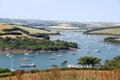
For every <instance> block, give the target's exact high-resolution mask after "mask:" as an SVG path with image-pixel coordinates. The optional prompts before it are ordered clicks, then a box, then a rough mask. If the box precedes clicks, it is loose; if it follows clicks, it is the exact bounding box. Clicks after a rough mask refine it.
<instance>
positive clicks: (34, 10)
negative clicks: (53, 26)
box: [0, 0, 120, 22]
mask: <svg viewBox="0 0 120 80" xmlns="http://www.w3.org/2000/svg"><path fill="white" fill-rule="evenodd" d="M0 18H15V19H37V20H53V21H77V22H120V0H0Z"/></svg>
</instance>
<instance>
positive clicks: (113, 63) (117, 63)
mask: <svg viewBox="0 0 120 80" xmlns="http://www.w3.org/2000/svg"><path fill="white" fill-rule="evenodd" d="M105 65H106V67H107V68H110V69H117V68H120V55H119V56H116V57H114V58H113V59H112V60H106V61H105Z"/></svg>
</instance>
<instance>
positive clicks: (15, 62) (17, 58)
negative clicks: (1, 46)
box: [0, 31, 120, 70]
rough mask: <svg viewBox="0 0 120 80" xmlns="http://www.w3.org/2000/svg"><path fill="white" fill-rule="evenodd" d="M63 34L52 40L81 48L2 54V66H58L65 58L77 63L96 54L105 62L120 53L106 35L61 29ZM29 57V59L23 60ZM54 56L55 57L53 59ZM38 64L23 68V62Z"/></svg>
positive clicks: (44, 67)
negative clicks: (64, 50) (107, 41)
mask: <svg viewBox="0 0 120 80" xmlns="http://www.w3.org/2000/svg"><path fill="white" fill-rule="evenodd" d="M60 33H61V35H60V36H59V35H58V36H52V40H56V39H60V40H65V41H72V42H77V43H78V47H80V48H81V49H78V50H75V51H66V52H59V53H58V54H56V53H49V54H48V53H44V54H39V53H32V54H28V55H24V54H25V53H23V54H12V55H11V54H0V67H1V68H10V69H11V68H13V69H25V70H28V69H47V68H50V66H51V65H52V64H56V65H58V66H60V65H61V63H62V62H63V61H65V60H67V61H68V64H74V65H76V64H77V59H78V58H79V57H81V56H96V57H99V58H101V59H102V61H101V63H104V61H105V60H106V59H111V58H113V57H114V56H116V55H119V54H120V46H119V45H112V44H106V43H104V42H103V39H104V37H105V36H98V35H83V34H82V32H72V31H61V32H60ZM73 53H74V54H73ZM22 58H28V60H23V61H22V60H21V59H22ZM51 58H54V59H51ZM32 63H34V64H36V67H28V68H21V67H20V65H21V64H32Z"/></svg>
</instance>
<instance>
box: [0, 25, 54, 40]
mask: <svg viewBox="0 0 120 80" xmlns="http://www.w3.org/2000/svg"><path fill="white" fill-rule="evenodd" d="M13 27H19V28H21V29H24V30H26V31H29V32H30V33H31V34H34V33H44V34H52V33H53V32H49V31H46V30H39V29H35V28H29V27H24V26H16V25H8V24H6V23H0V32H3V31H2V30H3V29H10V28H13ZM17 32H20V33H22V36H27V37H29V38H31V37H30V36H28V35H27V34H25V33H23V32H21V31H17ZM16 36H17V35H3V36H1V37H12V38H15V37H16Z"/></svg>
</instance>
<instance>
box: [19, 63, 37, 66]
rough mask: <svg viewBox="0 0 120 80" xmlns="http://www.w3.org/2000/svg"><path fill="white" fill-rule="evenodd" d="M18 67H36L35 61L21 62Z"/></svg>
mask: <svg viewBox="0 0 120 80" xmlns="http://www.w3.org/2000/svg"><path fill="white" fill-rule="evenodd" d="M20 67H36V65H35V63H32V64H23V63H22V64H21V65H20Z"/></svg>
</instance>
